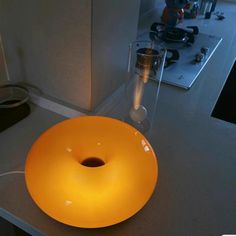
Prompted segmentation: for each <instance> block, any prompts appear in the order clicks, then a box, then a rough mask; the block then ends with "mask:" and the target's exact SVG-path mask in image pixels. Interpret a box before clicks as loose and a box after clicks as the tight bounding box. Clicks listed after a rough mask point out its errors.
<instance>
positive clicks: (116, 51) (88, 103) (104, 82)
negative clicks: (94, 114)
mask: <svg viewBox="0 0 236 236" xmlns="http://www.w3.org/2000/svg"><path fill="white" fill-rule="evenodd" d="M139 3H140V1H139V0H130V1H126V0H112V1H111V0H67V1H65V0H40V1H39V0H20V1H19V0H11V1H9V0H0V32H1V34H2V38H3V42H4V45H5V49H6V50H5V51H6V58H7V63H8V66H9V72H10V78H11V80H12V81H13V82H22V81H23V82H27V83H29V84H32V85H34V86H37V87H38V88H40V89H41V90H42V91H43V93H44V94H46V95H49V96H50V97H52V98H54V99H56V100H61V101H62V102H63V103H67V104H70V105H72V106H76V107H80V108H83V109H86V110H91V109H92V108H94V107H95V106H97V105H98V104H99V103H100V102H101V101H102V100H103V99H104V98H105V97H106V96H108V95H109V94H111V93H112V92H113V91H114V90H115V89H116V88H118V87H119V85H120V84H121V83H122V81H124V75H125V65H126V60H127V47H128V43H129V42H130V41H132V40H134V39H135V37H136V33H137V24H138V12H139Z"/></svg>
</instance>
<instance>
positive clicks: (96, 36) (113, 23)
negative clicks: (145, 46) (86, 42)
mask: <svg viewBox="0 0 236 236" xmlns="http://www.w3.org/2000/svg"><path fill="white" fill-rule="evenodd" d="M139 7H140V1H139V0H129V1H127V0H119V1H118V0H116V1H114V0H112V1H111V0H99V1H98V0H94V1H93V27H92V29H93V30H92V107H96V106H97V105H98V104H99V103H101V102H102V101H103V100H104V99H105V98H106V97H107V96H109V95H110V94H111V93H112V92H113V91H114V90H115V89H117V88H118V87H119V86H120V85H121V84H122V82H124V80H125V76H126V71H127V58H128V45H129V43H130V42H132V41H134V40H135V39H136V35H137V26H138V17H139Z"/></svg>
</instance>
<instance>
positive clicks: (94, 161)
mask: <svg viewBox="0 0 236 236" xmlns="http://www.w3.org/2000/svg"><path fill="white" fill-rule="evenodd" d="M81 165H83V166H87V167H99V166H103V165H105V162H104V161H103V160H102V159H100V158H98V157H88V158H86V159H84V160H83V161H82V162H81Z"/></svg>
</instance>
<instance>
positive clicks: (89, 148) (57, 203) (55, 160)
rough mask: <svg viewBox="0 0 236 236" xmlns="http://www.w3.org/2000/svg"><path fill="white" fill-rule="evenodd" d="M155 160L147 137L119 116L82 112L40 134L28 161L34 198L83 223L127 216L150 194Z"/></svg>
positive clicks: (58, 215)
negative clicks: (113, 117)
mask: <svg viewBox="0 0 236 236" xmlns="http://www.w3.org/2000/svg"><path fill="white" fill-rule="evenodd" d="M157 172H158V169H157V160H156V156H155V153H154V151H153V149H152V147H151V146H150V144H149V143H148V141H147V140H146V139H145V137H144V136H143V135H142V134H141V133H139V132H138V131H137V130H136V129H134V128H133V127H131V126H129V125H127V124H126V123H123V122H121V121H118V120H115V119H111V118H105V117H98V116H82V117H79V118H74V119H68V120H66V121H63V122H61V123H59V124H57V125H55V126H53V127H52V128H50V129H48V130H47V131H46V132H45V133H43V134H42V135H41V136H40V137H39V139H38V140H37V141H36V142H35V143H34V144H33V146H32V148H31V150H30V152H29V154H28V157H27V161H26V166H25V178H26V185H27V188H28V191H29V192H30V194H31V196H32V198H33V200H34V201H35V203H36V204H37V205H38V206H39V207H40V208H41V209H42V210H43V211H44V212H45V213H46V214H48V215H49V216H51V217H52V218H54V219H56V220H58V221H60V222H62V223H65V224H68V225H72V226H77V227H82V228H97V227H105V226H109V225H113V224H116V223H119V222H121V221H123V220H126V219H128V218H129V217H131V216H132V215H134V214H135V213H136V212H138V211H139V210H140V209H141V208H142V207H143V206H144V205H145V203H146V202H147V201H148V199H149V198H150V196H151V194H152V192H153V190H154V188H155V185H156V182H157V176H158V174H157Z"/></svg>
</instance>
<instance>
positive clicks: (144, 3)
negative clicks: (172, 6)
mask: <svg viewBox="0 0 236 236" xmlns="http://www.w3.org/2000/svg"><path fill="white" fill-rule="evenodd" d="M156 1H158V0H141V4H140V16H143V15H144V14H145V13H147V12H148V11H150V10H151V9H153V8H154V7H155V5H156ZM159 1H160V0H159ZM163 1H164V0H163Z"/></svg>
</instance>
